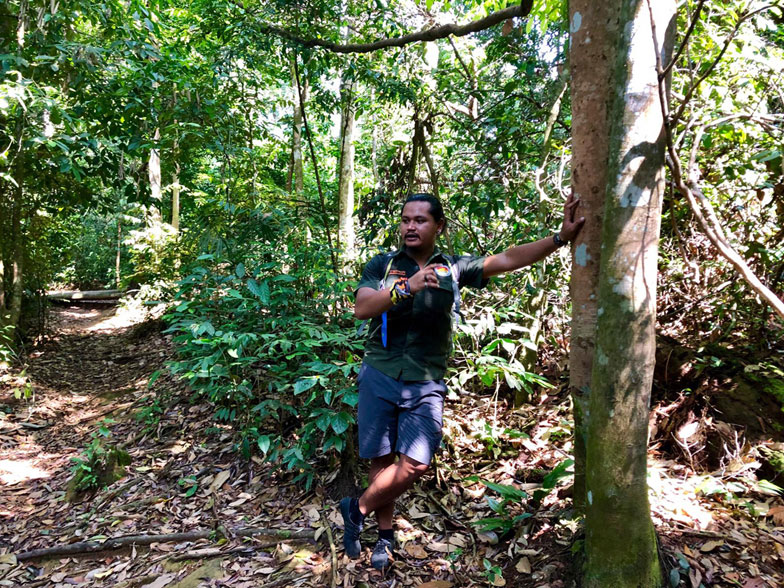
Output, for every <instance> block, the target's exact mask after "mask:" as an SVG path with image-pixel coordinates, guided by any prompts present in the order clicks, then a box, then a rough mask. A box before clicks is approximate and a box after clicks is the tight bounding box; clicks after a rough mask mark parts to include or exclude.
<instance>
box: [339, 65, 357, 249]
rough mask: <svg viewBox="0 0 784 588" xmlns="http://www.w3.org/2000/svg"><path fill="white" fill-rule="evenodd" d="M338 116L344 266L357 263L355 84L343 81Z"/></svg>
mask: <svg viewBox="0 0 784 588" xmlns="http://www.w3.org/2000/svg"><path fill="white" fill-rule="evenodd" d="M340 93H341V98H342V100H341V102H342V103H343V111H342V112H341V114H340V175H339V182H338V203H339V205H338V246H339V247H340V248H341V256H342V258H343V263H344V264H347V263H350V262H352V261H354V260H355V259H356V256H357V252H356V246H355V243H354V240H355V234H354V82H353V81H351V80H343V84H342V88H341V92H340Z"/></svg>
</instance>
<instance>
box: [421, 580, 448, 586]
mask: <svg viewBox="0 0 784 588" xmlns="http://www.w3.org/2000/svg"><path fill="white" fill-rule="evenodd" d="M452 586H454V584H452V582H447V581H446V580H432V581H430V582H425V583H424V584H420V585H419V588H452Z"/></svg>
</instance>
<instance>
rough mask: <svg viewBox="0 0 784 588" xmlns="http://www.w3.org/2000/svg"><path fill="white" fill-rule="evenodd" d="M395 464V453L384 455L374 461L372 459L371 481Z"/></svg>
mask: <svg viewBox="0 0 784 588" xmlns="http://www.w3.org/2000/svg"><path fill="white" fill-rule="evenodd" d="M393 463H395V454H394V453H389V454H387V455H382V456H381V457H374V458H373V459H371V460H370V472H369V478H370V481H371V482H372V481H373V479H374V478H375V477H376V476H377V475H379V474H380V473H381V472H382V471H384V470H385V469H386V468H388V467H389V466H391V465H392V464H393Z"/></svg>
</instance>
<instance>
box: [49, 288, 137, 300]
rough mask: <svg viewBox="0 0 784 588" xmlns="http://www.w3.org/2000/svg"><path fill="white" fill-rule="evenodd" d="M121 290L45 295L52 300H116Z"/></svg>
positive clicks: (54, 291) (65, 292)
mask: <svg viewBox="0 0 784 588" xmlns="http://www.w3.org/2000/svg"><path fill="white" fill-rule="evenodd" d="M124 293H125V292H124V291H123V290H52V291H50V292H47V293H46V297H47V298H51V299H53V300H116V299H118V298H120V297H121V296H122V295H123V294H124Z"/></svg>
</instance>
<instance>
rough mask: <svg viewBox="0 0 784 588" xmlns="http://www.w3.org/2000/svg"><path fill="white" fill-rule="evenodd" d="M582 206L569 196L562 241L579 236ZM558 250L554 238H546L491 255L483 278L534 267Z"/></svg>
mask: <svg viewBox="0 0 784 588" xmlns="http://www.w3.org/2000/svg"><path fill="white" fill-rule="evenodd" d="M578 206H580V200H579V199H577V198H575V197H574V194H569V197H568V198H567V199H566V203H564V219H563V224H562V225H561V230H560V231H559V232H558V235H559V236H560V238H561V241H563V242H564V243H568V242H570V241H572V240H574V238H575V237H576V236H577V233H579V232H580V229H582V227H583V223H585V218H584V217H579V218H575V213H576V212H577V207H578ZM556 249H558V245H556V244H555V242H554V241H553V238H552V237H545V238H544V239H539V240H538V241H532V242H531V243H525V244H523V245H517V246H515V247H510V248H509V249H507V250H506V251H502V252H501V253H498V254H497V255H491V256H489V257H486V258H485V261H484V265H483V266H482V277H483V278H492V277H493V276H497V275H500V274H504V273H506V272H511V271H514V270H516V269H520V268H521V267H526V266H528V265H533V264H534V263H536V262H537V261H539V260H541V259H544V258H545V257H547V256H548V255H550V254H551V253H552V252H553V251H555V250H556Z"/></svg>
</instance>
